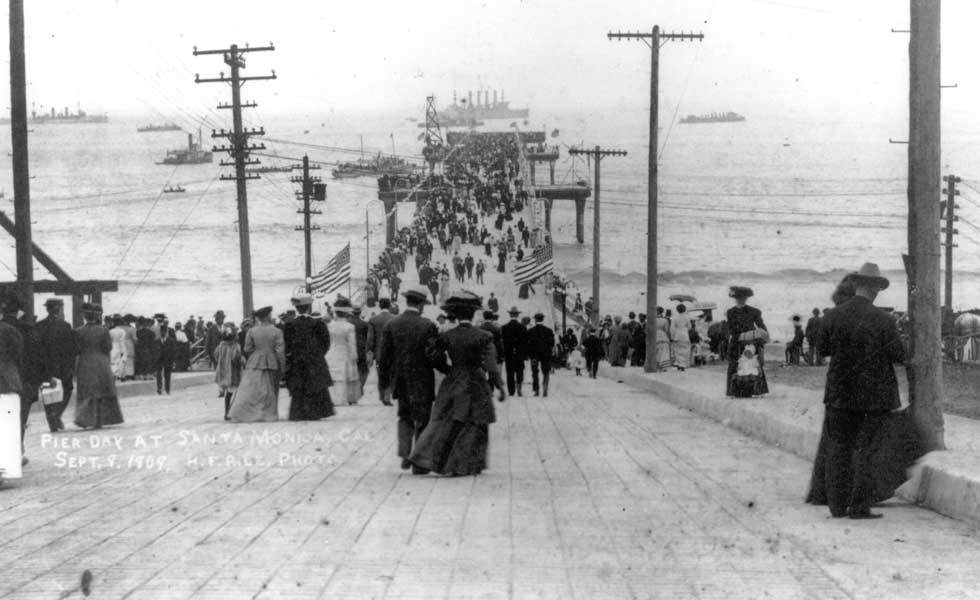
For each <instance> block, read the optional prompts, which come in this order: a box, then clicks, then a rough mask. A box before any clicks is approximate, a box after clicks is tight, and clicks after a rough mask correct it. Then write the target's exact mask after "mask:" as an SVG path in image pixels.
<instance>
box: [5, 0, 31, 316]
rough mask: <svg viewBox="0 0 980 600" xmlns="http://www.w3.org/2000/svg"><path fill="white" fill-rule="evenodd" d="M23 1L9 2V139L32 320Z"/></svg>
mask: <svg viewBox="0 0 980 600" xmlns="http://www.w3.org/2000/svg"><path fill="white" fill-rule="evenodd" d="M25 63H26V59H25V55H24V1H23V0H10V137H11V147H12V154H13V157H12V161H11V162H12V163H13V169H14V221H15V223H14V226H15V231H16V234H15V238H16V247H17V290H18V295H19V296H20V297H21V299H22V300H23V301H24V312H25V313H26V316H27V317H28V318H31V317H33V316H34V257H33V256H32V254H31V249H32V243H31V184H30V169H29V162H28V156H27V77H26V66H25Z"/></svg>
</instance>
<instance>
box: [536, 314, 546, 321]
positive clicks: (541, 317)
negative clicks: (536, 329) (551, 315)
mask: <svg viewBox="0 0 980 600" xmlns="http://www.w3.org/2000/svg"><path fill="white" fill-rule="evenodd" d="M534 320H535V321H538V322H541V321H544V313H534Z"/></svg>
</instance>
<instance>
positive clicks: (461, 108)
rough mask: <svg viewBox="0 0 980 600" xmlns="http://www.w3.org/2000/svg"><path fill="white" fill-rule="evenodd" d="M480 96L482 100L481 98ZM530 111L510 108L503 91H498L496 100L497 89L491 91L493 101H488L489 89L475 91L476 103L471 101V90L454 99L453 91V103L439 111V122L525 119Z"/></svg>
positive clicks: (466, 122) (465, 122) (454, 93)
mask: <svg viewBox="0 0 980 600" xmlns="http://www.w3.org/2000/svg"><path fill="white" fill-rule="evenodd" d="M481 96H482V100H481ZM529 114H530V111H528V109H526V108H511V107H510V103H509V102H507V101H506V100H504V93H503V91H501V92H500V100H497V90H494V91H493V101H492V102H491V101H490V91H489V90H485V91H482V92H481V91H480V90H477V92H476V104H474V103H473V92H472V91H470V92H467V97H466V98H463V99H462V100H459V101H458V102H457V100H456V92H453V104H452V106H448V107H446V108H443V109H442V110H440V111H439V123H440V124H442V121H443V120H444V119H445V120H446V121H452V120H457V121H463V122H464V124H468V123H469V122H470V121H479V120H481V119H526V118H528V115H529Z"/></svg>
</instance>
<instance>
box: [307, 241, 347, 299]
mask: <svg viewBox="0 0 980 600" xmlns="http://www.w3.org/2000/svg"><path fill="white" fill-rule="evenodd" d="M349 281H350V242H347V245H346V246H344V248H343V250H341V251H340V252H338V253H337V256H335V257H333V258H331V259H330V262H328V263H327V266H326V267H324V268H323V270H322V271H320V272H319V273H317V274H316V275H315V276H314V277H312V278H311V279H310V288H311V289H312V290H313V293H314V294H316V295H317V296H319V297H323V296H326V295H327V294H329V293H331V292H333V291H335V290H337V289H339V288H340V287H341V286H342V285H344V284H345V283H347V282H349Z"/></svg>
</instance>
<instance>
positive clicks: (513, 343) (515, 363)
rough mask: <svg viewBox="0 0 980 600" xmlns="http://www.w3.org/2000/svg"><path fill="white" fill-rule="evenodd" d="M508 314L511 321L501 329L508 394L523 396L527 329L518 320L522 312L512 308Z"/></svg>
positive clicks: (514, 307)
mask: <svg viewBox="0 0 980 600" xmlns="http://www.w3.org/2000/svg"><path fill="white" fill-rule="evenodd" d="M507 314H508V315H510V321H508V322H507V324H505V325H504V326H503V327H501V328H500V335H501V338H502V339H503V342H504V368H505V369H506V371H507V393H508V395H511V396H513V395H514V394H515V393H516V394H517V395H518V396H520V395H521V384H522V383H524V361H525V360H526V358H527V327H525V326H524V325H523V324H521V322H520V321H518V320H517V317H518V316H519V315H520V314H521V311H519V310H517V307H516V306H512V307H511V309H510V310H509V311H507Z"/></svg>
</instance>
